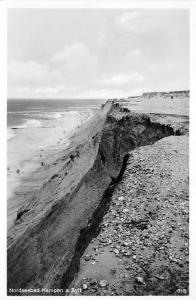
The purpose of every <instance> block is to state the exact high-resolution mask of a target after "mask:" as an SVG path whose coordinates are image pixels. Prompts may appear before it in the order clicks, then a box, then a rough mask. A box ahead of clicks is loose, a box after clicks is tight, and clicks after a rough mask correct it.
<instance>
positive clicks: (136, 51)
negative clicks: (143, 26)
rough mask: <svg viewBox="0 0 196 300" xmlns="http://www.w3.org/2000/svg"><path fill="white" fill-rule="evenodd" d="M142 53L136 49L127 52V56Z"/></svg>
mask: <svg viewBox="0 0 196 300" xmlns="http://www.w3.org/2000/svg"><path fill="white" fill-rule="evenodd" d="M140 54H141V51H140V50H139V49H134V50H132V51H129V52H128V53H127V56H139V55H140Z"/></svg>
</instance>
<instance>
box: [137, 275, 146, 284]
mask: <svg viewBox="0 0 196 300" xmlns="http://www.w3.org/2000/svg"><path fill="white" fill-rule="evenodd" d="M136 281H137V282H138V283H141V284H144V278H143V277H140V276H138V277H136Z"/></svg>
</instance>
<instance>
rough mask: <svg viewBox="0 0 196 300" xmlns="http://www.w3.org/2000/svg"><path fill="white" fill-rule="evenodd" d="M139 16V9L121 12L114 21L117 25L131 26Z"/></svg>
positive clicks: (128, 27) (129, 27) (127, 27)
mask: <svg viewBox="0 0 196 300" xmlns="http://www.w3.org/2000/svg"><path fill="white" fill-rule="evenodd" d="M140 16H141V13H140V12H139V11H131V12H126V13H123V14H121V15H120V16H118V17H117V19H116V22H117V24H118V25H119V26H121V27H122V28H126V29H131V28H133V21H135V20H136V19H138V18H139V17H140Z"/></svg>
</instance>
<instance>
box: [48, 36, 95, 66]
mask: <svg viewBox="0 0 196 300" xmlns="http://www.w3.org/2000/svg"><path fill="white" fill-rule="evenodd" d="M50 61H51V63H53V64H57V65H61V66H62V67H63V68H65V69H75V68H80V67H81V66H82V67H83V66H86V67H87V68H89V66H96V65H97V57H96V55H95V54H92V53H91V52H90V51H89V49H88V48H87V47H86V45H85V44H83V43H81V42H77V43H74V44H72V45H70V46H66V47H64V48H63V49H62V50H61V51H59V52H57V53H55V54H54V55H53V56H52V58H51V60H50Z"/></svg>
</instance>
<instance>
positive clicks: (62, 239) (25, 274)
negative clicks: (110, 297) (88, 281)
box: [8, 102, 175, 295]
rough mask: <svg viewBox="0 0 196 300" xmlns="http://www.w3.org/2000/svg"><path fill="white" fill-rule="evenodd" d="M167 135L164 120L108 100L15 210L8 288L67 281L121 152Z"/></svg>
mask: <svg viewBox="0 0 196 300" xmlns="http://www.w3.org/2000/svg"><path fill="white" fill-rule="evenodd" d="M169 135H175V131H174V129H173V128H172V127H170V126H169V125H163V124H160V123H158V122H152V121H151V120H150V118H149V117H148V116H146V115H143V114H135V113H131V112H130V111H128V110H127V109H123V108H122V107H120V106H119V105H118V104H115V103H112V102H109V103H107V104H106V105H105V106H104V107H103V108H102V110H101V112H100V113H99V114H98V115H97V116H95V117H94V119H92V121H91V123H90V124H89V125H88V128H84V131H83V132H81V133H80V135H79V136H78V137H75V140H74V142H73V145H72V147H71V148H70V151H69V153H65V155H64V156H63V157H61V158H59V160H58V161H57V162H56V167H55V168H56V169H55V173H54V174H53V176H52V177H51V179H50V180H49V181H48V182H46V183H45V184H43V186H42V188H41V189H40V190H39V191H37V192H35V193H32V195H31V197H30V199H27V204H26V205H25V206H23V207H22V208H21V209H20V211H19V212H18V217H17V219H18V220H17V221H16V224H15V226H14V227H12V228H11V229H10V230H9V232H8V292H9V288H15V289H16V288H43V287H45V288H58V287H64V288H66V287H68V285H69V283H70V281H71V279H72V278H73V276H74V274H73V273H74V270H76V269H77V259H78V257H79V255H81V254H82V251H84V249H83V248H84V247H83V246H82V243H83V242H84V244H85V239H86V236H85V235H86V234H88V232H90V231H91V227H92V226H94V223H95V218H96V217H97V215H98V213H99V210H100V209H101V206H102V202H101V201H102V197H103V195H104V192H105V191H106V190H107V188H108V187H109V186H110V184H111V183H113V182H115V180H116V179H117V178H118V176H119V174H120V173H121V172H122V168H124V165H123V162H124V161H125V160H123V159H124V157H126V154H127V153H128V152H129V151H131V150H133V149H134V148H136V147H139V146H143V145H147V144H153V143H154V142H155V141H157V140H158V139H161V138H163V137H166V136H169ZM95 212H96V213H95ZM81 236H82V239H81ZM86 240H88V238H87V239H86ZM82 241H83V242H82ZM76 252H77V253H76ZM12 295H13V293H12Z"/></svg>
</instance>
